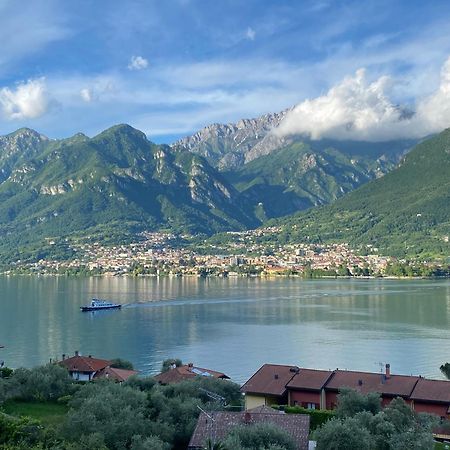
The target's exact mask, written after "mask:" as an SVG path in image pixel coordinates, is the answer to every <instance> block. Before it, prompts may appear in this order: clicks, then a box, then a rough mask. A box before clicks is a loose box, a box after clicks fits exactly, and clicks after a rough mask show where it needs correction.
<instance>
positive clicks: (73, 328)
mask: <svg viewBox="0 0 450 450" xmlns="http://www.w3.org/2000/svg"><path fill="white" fill-rule="evenodd" d="M0 296H1V297H0V343H3V344H5V345H6V346H7V348H6V349H3V350H1V352H2V359H5V360H6V362H7V363H8V364H10V365H12V366H20V365H25V366H31V365H35V364H39V363H43V362H46V361H48V359H49V358H59V357H60V356H61V355H62V353H66V354H67V353H71V352H73V351H74V350H80V351H81V352H83V353H85V354H88V353H89V354H93V355H96V356H99V357H105V358H110V357H115V356H120V357H123V358H126V359H130V360H131V361H132V362H133V363H134V364H135V365H136V367H137V368H138V369H140V370H142V371H144V372H145V373H152V372H155V371H157V370H158V369H159V366H160V363H161V361H162V360H163V359H165V358H166V357H170V356H177V357H181V358H182V359H184V360H185V361H188V360H192V361H194V362H196V363H197V364H202V365H204V366H210V367H211V368H215V369H217V370H221V371H224V372H226V373H228V374H229V375H231V376H232V377H233V378H235V379H236V380H237V381H242V380H244V379H245V378H246V377H247V376H248V375H250V374H251V373H253V372H254V371H255V370H256V368H257V367H258V366H259V365H260V364H262V363H264V362H268V361H270V362H276V363H292V364H300V365H304V366H308V367H318V368H319V367H320V368H335V367H341V368H354V369H360V370H371V371H376V370H377V366H376V363H377V362H378V361H385V362H390V363H391V365H392V367H393V372H397V373H415V374H422V375H427V376H435V377H438V376H440V374H439V369H438V368H439V365H440V364H442V363H443V362H444V361H443V358H444V359H445V358H446V357H448V355H446V354H445V352H443V348H444V347H445V346H447V348H448V344H449V343H450V331H449V319H450V283H449V282H448V281H422V280H420V281H392V280H314V281H304V280H299V279H280V280H260V279H253V278H252V279H242V278H229V279H206V280H205V279H198V278H162V279H156V278H119V277H117V278H80V279H78V278H64V277H59V278H57V277H0ZM92 297H96V298H104V299H110V300H113V301H115V302H120V303H122V304H123V305H124V306H123V307H122V309H121V310H116V311H100V312H96V313H94V314H92V313H81V312H80V311H79V307H80V306H81V305H82V304H86V303H87V302H88V301H89V300H90V299H91V298H92Z"/></svg>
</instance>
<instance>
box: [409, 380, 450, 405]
mask: <svg viewBox="0 0 450 450" xmlns="http://www.w3.org/2000/svg"><path fill="white" fill-rule="evenodd" d="M411 398H412V399H413V400H424V401H435V402H442V403H450V381H443V380H427V379H426V378H420V379H419V381H418V382H417V384H416V387H415V388H414V390H413V392H412V394H411Z"/></svg>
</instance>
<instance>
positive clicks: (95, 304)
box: [80, 298, 122, 311]
mask: <svg viewBox="0 0 450 450" xmlns="http://www.w3.org/2000/svg"><path fill="white" fill-rule="evenodd" d="M119 308H122V305H120V304H118V303H111V302H106V301H104V300H98V299H97V298H93V299H92V301H91V303H90V305H86V306H80V309H81V311H99V310H103V309H119Z"/></svg>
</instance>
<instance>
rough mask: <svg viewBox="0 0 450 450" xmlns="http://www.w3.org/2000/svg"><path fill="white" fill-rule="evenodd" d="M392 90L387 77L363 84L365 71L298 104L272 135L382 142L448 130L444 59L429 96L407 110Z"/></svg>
mask: <svg viewBox="0 0 450 450" xmlns="http://www.w3.org/2000/svg"><path fill="white" fill-rule="evenodd" d="M393 84H394V80H392V79H391V78H390V77H388V76H381V77H379V78H378V79H376V80H375V81H373V82H371V83H370V82H368V81H367V77H366V71H365V69H359V70H357V72H356V74H355V75H354V76H353V77H346V78H345V79H344V80H343V81H341V82H340V83H338V84H336V85H335V86H333V87H332V88H331V89H330V90H329V91H328V92H327V93H326V94H325V95H322V96H319V97H316V98H314V99H308V100H304V101H303V102H301V103H299V104H298V105H297V106H295V108H293V110H292V111H291V112H289V113H288V114H287V116H286V118H285V119H284V120H283V121H282V122H281V124H280V125H279V127H278V128H277V129H276V130H274V133H275V134H276V135H278V136H280V137H282V136H289V135H295V134H300V135H307V136H309V137H311V138H312V139H314V140H317V139H321V138H332V139H340V140H344V139H349V140H365V141H384V140H391V139H399V138H412V137H423V136H426V135H428V134H431V133H435V132H439V131H442V130H443V129H445V128H447V127H450V58H448V59H447V61H446V63H445V64H444V66H443V67H442V69H441V80H440V85H439V87H438V88H437V90H436V91H435V92H434V93H432V94H431V95H429V96H427V97H425V98H422V99H419V100H417V102H416V104H415V105H414V106H413V107H409V106H402V105H398V104H397V103H396V102H395V101H393V100H392V98H391V97H390V90H391V88H392V86H393Z"/></svg>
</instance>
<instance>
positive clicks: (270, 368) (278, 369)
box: [241, 364, 298, 395]
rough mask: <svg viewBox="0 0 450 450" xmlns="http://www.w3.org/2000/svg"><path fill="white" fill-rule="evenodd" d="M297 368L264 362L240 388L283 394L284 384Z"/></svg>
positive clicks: (289, 379)
mask: <svg viewBox="0 0 450 450" xmlns="http://www.w3.org/2000/svg"><path fill="white" fill-rule="evenodd" d="M297 370H298V367H297V366H282V365H278V364H264V365H263V366H262V367H261V368H260V369H259V370H258V371H257V372H256V373H255V374H254V375H253V376H252V377H251V378H250V379H249V380H248V381H247V382H246V383H245V384H244V385H243V386H242V388H241V392H249V393H258V394H268V395H283V394H284V393H285V392H286V385H287V384H288V383H289V381H291V379H292V377H294V375H295V374H296V372H297Z"/></svg>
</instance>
